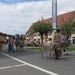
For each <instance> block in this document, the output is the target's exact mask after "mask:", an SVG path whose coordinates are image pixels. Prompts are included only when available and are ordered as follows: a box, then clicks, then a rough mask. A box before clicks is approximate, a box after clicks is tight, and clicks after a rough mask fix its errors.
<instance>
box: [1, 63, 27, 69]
mask: <svg viewBox="0 0 75 75" xmlns="http://www.w3.org/2000/svg"><path fill="white" fill-rule="evenodd" d="M24 65H26V64H20V65H14V66H6V67H0V70H2V69H7V68H12V67H20V66H24Z"/></svg>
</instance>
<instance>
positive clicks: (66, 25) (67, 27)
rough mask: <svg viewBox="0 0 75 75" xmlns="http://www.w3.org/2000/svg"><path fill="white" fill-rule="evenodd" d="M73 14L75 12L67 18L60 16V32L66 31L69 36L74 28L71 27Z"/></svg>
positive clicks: (74, 13)
mask: <svg viewBox="0 0 75 75" xmlns="http://www.w3.org/2000/svg"><path fill="white" fill-rule="evenodd" d="M74 15H75V12H73V13H72V15H71V16H70V17H69V18H68V19H64V18H62V23H61V30H62V32H66V34H67V36H68V37H71V34H72V33H73V32H74V31H73V30H74V28H73V26H74V25H73V22H74Z"/></svg>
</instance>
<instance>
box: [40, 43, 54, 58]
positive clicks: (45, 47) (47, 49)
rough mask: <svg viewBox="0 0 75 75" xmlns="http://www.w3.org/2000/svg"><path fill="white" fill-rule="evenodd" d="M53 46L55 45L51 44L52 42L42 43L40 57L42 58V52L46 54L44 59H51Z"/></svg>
mask: <svg viewBox="0 0 75 75" xmlns="http://www.w3.org/2000/svg"><path fill="white" fill-rule="evenodd" d="M54 46H55V43H53V42H46V43H43V44H42V50H41V57H43V55H44V52H46V58H48V57H49V58H50V59H51V53H52V52H53V54H54V48H55V47H54ZM48 52H49V53H48ZM47 53H48V54H49V56H48V55H47Z"/></svg>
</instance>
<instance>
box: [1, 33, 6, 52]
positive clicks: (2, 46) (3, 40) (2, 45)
mask: <svg viewBox="0 0 75 75" xmlns="http://www.w3.org/2000/svg"><path fill="white" fill-rule="evenodd" d="M4 42H5V37H4V34H2V35H1V37H0V52H3V49H4Z"/></svg>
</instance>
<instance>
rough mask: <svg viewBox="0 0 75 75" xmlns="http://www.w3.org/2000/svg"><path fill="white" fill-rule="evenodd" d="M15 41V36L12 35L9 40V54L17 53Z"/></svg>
mask: <svg viewBox="0 0 75 75" xmlns="http://www.w3.org/2000/svg"><path fill="white" fill-rule="evenodd" d="M13 44H14V39H13V36H12V35H10V36H9V39H8V51H9V52H15V51H14V45H13Z"/></svg>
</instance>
